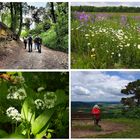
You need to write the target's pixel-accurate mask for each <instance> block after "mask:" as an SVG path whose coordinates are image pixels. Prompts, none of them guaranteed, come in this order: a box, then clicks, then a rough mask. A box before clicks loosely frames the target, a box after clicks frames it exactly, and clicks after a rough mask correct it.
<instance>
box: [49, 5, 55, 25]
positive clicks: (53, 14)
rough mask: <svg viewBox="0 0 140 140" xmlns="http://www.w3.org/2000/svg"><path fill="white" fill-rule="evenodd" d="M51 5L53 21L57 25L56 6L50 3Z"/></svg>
mask: <svg viewBox="0 0 140 140" xmlns="http://www.w3.org/2000/svg"><path fill="white" fill-rule="evenodd" d="M50 3H51V15H52V20H53V22H54V23H56V17H55V11H54V4H53V2H50Z"/></svg>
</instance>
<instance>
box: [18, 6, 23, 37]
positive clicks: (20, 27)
mask: <svg viewBox="0 0 140 140" xmlns="http://www.w3.org/2000/svg"><path fill="white" fill-rule="evenodd" d="M19 6H20V8H19V10H20V11H19V12H20V23H19V31H18V37H19V36H20V34H21V30H22V22H23V20H22V3H20V5H19Z"/></svg>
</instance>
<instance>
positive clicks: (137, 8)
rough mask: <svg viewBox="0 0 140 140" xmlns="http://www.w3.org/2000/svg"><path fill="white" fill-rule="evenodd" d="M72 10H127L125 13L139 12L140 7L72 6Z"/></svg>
mask: <svg viewBox="0 0 140 140" xmlns="http://www.w3.org/2000/svg"><path fill="white" fill-rule="evenodd" d="M71 10H72V11H79V12H83V11H84V12H118V13H119V12H125V13H139V12H140V7H127V6H118V7H117V6H104V7H96V6H72V7H71Z"/></svg>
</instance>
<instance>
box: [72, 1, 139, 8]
mask: <svg viewBox="0 0 140 140" xmlns="http://www.w3.org/2000/svg"><path fill="white" fill-rule="evenodd" d="M71 5H72V6H80V5H89V6H97V7H102V6H120V5H122V6H128V7H140V2H72V3H71Z"/></svg>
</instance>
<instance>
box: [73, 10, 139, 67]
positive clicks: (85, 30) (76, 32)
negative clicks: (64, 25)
mask: <svg viewBox="0 0 140 140" xmlns="http://www.w3.org/2000/svg"><path fill="white" fill-rule="evenodd" d="M71 19H72V20H71V50H72V53H71V59H72V61H71V63H72V68H83V69H86V68H87V69H88V68H93V69H96V68H103V69H105V68H140V63H139V62H140V15H139V13H100V12H95V13H93V12H92V13H90V12H87V13H86V12H72V18H71Z"/></svg>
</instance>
